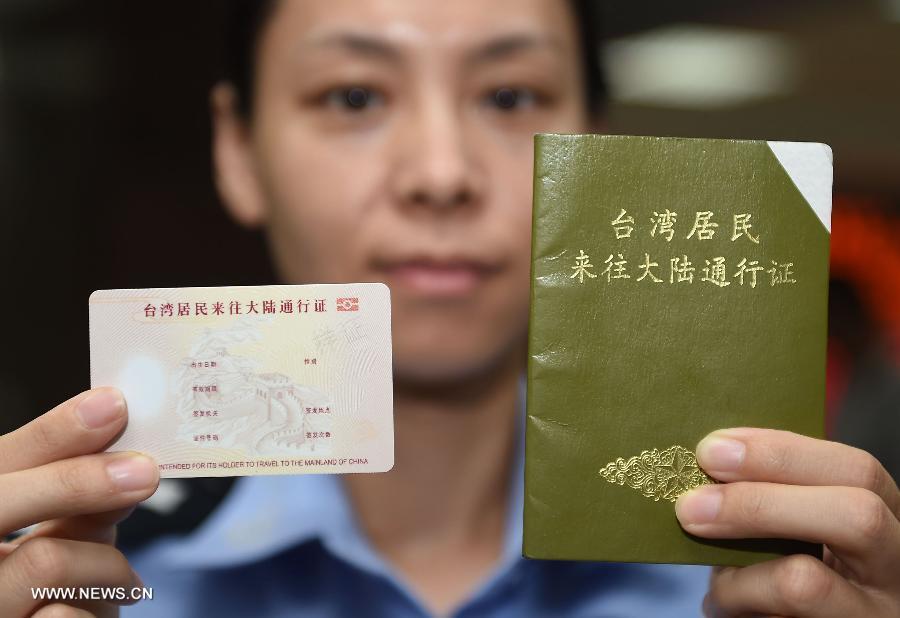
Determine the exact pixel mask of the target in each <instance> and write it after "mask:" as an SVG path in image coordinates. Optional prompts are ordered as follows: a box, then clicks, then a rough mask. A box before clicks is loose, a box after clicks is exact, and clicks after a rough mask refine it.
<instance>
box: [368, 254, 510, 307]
mask: <svg viewBox="0 0 900 618" xmlns="http://www.w3.org/2000/svg"><path fill="white" fill-rule="evenodd" d="M376 267H377V269H378V270H379V271H380V272H381V273H382V274H383V275H384V277H385V279H386V280H387V283H388V284H389V285H390V286H391V288H392V289H393V288H402V289H404V290H406V291H408V292H412V293H415V294H420V295H425V296H437V297H457V296H465V295H467V294H471V293H473V292H475V291H476V290H477V289H478V287H479V286H481V285H483V284H484V282H485V281H486V280H487V279H489V278H490V277H492V276H493V275H495V274H496V273H497V272H498V271H499V269H500V267H499V265H498V264H497V263H496V262H490V261H487V260H478V259H470V258H446V259H441V258H435V257H415V258H408V259H403V258H400V259H390V260H383V261H379V262H377V264H376Z"/></svg>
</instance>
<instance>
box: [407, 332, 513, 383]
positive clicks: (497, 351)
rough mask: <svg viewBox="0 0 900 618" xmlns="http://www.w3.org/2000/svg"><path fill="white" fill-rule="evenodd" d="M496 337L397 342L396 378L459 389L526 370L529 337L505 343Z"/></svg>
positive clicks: (508, 340)
mask: <svg viewBox="0 0 900 618" xmlns="http://www.w3.org/2000/svg"><path fill="white" fill-rule="evenodd" d="M493 334H494V337H489V336H485V337H482V338H477V337H471V333H469V335H470V336H468V337H464V338H459V337H456V338H455V340H454V337H452V333H450V335H451V336H449V337H446V340H445V341H440V342H439V341H432V342H431V343H430V344H429V345H423V344H422V343H419V344H416V343H415V342H404V341H402V338H397V337H396V334H395V339H394V379H395V381H396V382H397V383H398V384H399V385H404V386H410V387H417V388H441V387H455V386H459V385H463V384H469V383H472V382H478V381H480V380H483V379H486V378H488V377H489V376H491V375H495V374H496V373H498V372H505V371H510V370H513V371H517V372H522V371H524V370H525V358H526V345H527V343H526V334H525V332H524V331H523V332H520V333H517V334H516V336H510V337H508V338H506V339H504V340H497V338H496V333H493Z"/></svg>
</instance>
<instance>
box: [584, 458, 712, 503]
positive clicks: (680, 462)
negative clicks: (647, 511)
mask: <svg viewBox="0 0 900 618" xmlns="http://www.w3.org/2000/svg"><path fill="white" fill-rule="evenodd" d="M600 476H602V477H603V478H605V479H606V480H607V481H609V482H610V483H616V484H618V485H627V486H628V487H631V488H632V489H636V490H638V491H639V492H641V494H643V495H644V496H646V497H647V498H652V499H653V500H655V501H659V500H660V499H663V500H669V501H671V502H675V500H676V499H677V498H678V496H680V495H681V494H683V493H685V492H687V491H688V490H691V489H694V488H695V487H700V486H701V485H708V484H711V483H715V481H714V480H713V479H711V478H710V477H709V476H708V475H707V474H706V472H704V471H703V470H702V469H701V468H700V466H698V465H697V457H696V456H695V455H694V453H693V451H689V450H688V449H686V448H684V447H683V446H678V445H675V446H670V447H669V448H667V449H665V450H663V451H660V450H659V449H653V450H650V451H642V452H641V454H640V455H636V456H634V457H629V458H628V459H623V458H622V457H619V458H618V459H616V460H615V461H611V462H609V463H608V464H606V465H605V466H604V467H603V468H602V469H601V470H600Z"/></svg>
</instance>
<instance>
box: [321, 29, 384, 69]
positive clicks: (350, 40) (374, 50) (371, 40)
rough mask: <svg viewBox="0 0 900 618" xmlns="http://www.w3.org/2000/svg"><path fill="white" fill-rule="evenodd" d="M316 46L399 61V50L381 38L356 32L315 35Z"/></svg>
mask: <svg viewBox="0 0 900 618" xmlns="http://www.w3.org/2000/svg"><path fill="white" fill-rule="evenodd" d="M312 43H313V45H315V46H316V47H338V48H344V49H346V50H348V51H352V52H355V53H358V54H360V55H365V56H375V57H377V58H381V59H383V60H388V61H391V62H399V61H400V51H399V50H398V49H397V48H396V47H395V46H393V45H391V44H390V43H389V42H388V41H386V40H385V39H383V38H380V37H376V36H371V35H367V34H360V33H357V32H334V33H329V34H325V35H322V36H320V37H315V38H314V39H313V40H312Z"/></svg>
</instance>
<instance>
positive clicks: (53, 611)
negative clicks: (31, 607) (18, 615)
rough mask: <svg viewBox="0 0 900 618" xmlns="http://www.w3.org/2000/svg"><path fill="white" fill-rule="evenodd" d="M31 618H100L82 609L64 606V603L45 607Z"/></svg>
mask: <svg viewBox="0 0 900 618" xmlns="http://www.w3.org/2000/svg"><path fill="white" fill-rule="evenodd" d="M31 618H98V617H97V614H95V613H91V612H89V611H88V610H86V609H81V608H80V607H72V606H71V605H63V604H62V603H54V604H53V605H45V606H44V607H42V608H41V609H39V610H38V611H36V612H35V613H34V614H32V616H31Z"/></svg>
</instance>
